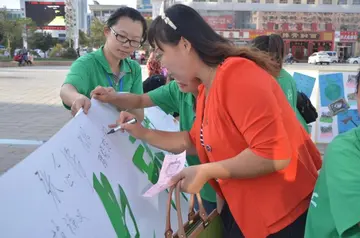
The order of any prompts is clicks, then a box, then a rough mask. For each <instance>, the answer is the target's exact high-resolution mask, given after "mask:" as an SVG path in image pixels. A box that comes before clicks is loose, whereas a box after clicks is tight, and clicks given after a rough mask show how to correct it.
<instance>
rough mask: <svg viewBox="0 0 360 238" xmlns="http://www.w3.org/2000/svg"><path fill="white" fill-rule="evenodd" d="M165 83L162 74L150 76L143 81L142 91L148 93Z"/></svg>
mask: <svg viewBox="0 0 360 238" xmlns="http://www.w3.org/2000/svg"><path fill="white" fill-rule="evenodd" d="M165 83H166V78H165V76H164V75H161V74H157V75H153V76H150V77H149V78H147V79H146V80H145V81H144V82H143V90H144V93H148V92H150V91H152V90H154V89H157V88H159V87H161V86H163V85H165Z"/></svg>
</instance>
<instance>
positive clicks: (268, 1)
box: [265, 0, 274, 4]
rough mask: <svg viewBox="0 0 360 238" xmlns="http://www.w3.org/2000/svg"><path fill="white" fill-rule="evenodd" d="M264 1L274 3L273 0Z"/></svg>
mask: <svg viewBox="0 0 360 238" xmlns="http://www.w3.org/2000/svg"><path fill="white" fill-rule="evenodd" d="M265 3H268V4H271V3H274V0H265Z"/></svg>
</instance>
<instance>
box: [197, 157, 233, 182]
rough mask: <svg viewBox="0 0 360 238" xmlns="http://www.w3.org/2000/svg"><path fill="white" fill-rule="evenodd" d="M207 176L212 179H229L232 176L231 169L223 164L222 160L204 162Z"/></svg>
mask: <svg viewBox="0 0 360 238" xmlns="http://www.w3.org/2000/svg"><path fill="white" fill-rule="evenodd" d="M202 165H203V166H204V167H203V169H204V170H205V173H206V175H207V177H208V178H209V180H210V179H215V180H216V179H227V178H229V177H230V174H229V171H227V169H225V167H224V166H223V165H222V161H219V162H211V163H206V164H202Z"/></svg>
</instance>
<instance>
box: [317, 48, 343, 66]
mask: <svg viewBox="0 0 360 238" xmlns="http://www.w3.org/2000/svg"><path fill="white" fill-rule="evenodd" d="M319 53H326V54H328V55H329V56H330V59H331V63H338V62H339V57H338V55H337V53H336V51H319Z"/></svg>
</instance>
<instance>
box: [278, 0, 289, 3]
mask: <svg viewBox="0 0 360 238" xmlns="http://www.w3.org/2000/svg"><path fill="white" fill-rule="evenodd" d="M279 3H281V4H287V3H288V0H280V2H279Z"/></svg>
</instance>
